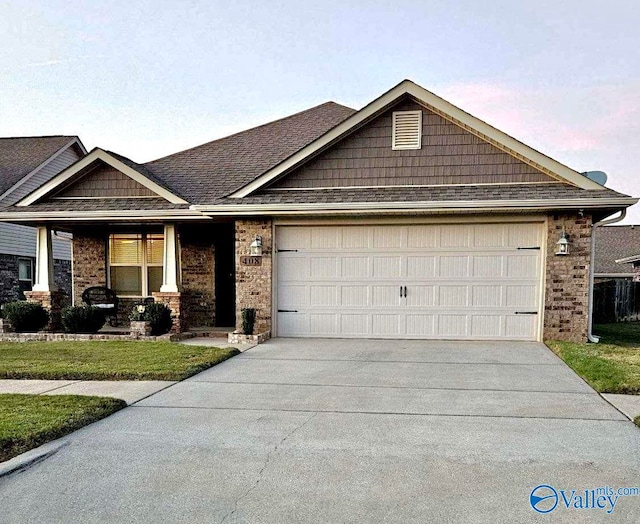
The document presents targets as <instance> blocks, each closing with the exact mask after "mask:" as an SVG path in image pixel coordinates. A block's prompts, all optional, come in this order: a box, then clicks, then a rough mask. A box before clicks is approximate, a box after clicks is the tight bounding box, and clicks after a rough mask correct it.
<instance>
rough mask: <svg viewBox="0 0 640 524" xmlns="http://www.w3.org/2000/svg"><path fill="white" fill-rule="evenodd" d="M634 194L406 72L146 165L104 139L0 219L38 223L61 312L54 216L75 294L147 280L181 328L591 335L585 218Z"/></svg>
mask: <svg viewBox="0 0 640 524" xmlns="http://www.w3.org/2000/svg"><path fill="white" fill-rule="evenodd" d="M635 202H637V199H635V198H632V197H629V196H626V195H623V194H620V193H617V192H615V191H613V190H611V189H607V188H605V187H603V186H601V185H599V184H597V183H596V182H594V181H592V180H590V179H589V178H587V177H586V176H583V175H582V174H580V173H578V172H576V171H574V170H572V169H570V168H568V167H566V166H564V165H563V164H561V163H559V162H557V161H555V160H553V159H551V158H549V157H547V156H545V155H543V154H541V153H539V152H537V151H535V150H534V149H532V148H530V147H528V146H526V145H525V144H523V143H521V142H519V141H517V140H515V139H514V138H512V137H510V136H508V135H506V134H505V133H503V132H501V131H499V130H497V129H495V128H493V127H491V126H489V125H488V124H486V123H485V122H483V121H481V120H479V119H477V118H475V117H473V116H471V115H469V114H468V113H465V112H464V111H462V110H460V109H458V108H457V107H455V106H453V105H451V104H450V103H448V102H447V101H445V100H443V99H441V98H439V97H437V96H436V95H434V94H432V93H430V92H429V91H427V90H425V89H423V88H422V87H420V86H418V85H416V84H414V83H412V82H410V81H408V80H405V81H403V82H401V83H400V84H398V85H397V86H396V87H394V88H392V89H391V90H389V91H388V92H386V93H385V94H383V95H382V96H380V97H379V98H377V99H375V100H374V101H373V102H371V103H370V104H368V105H367V106H365V107H364V108H362V109H361V110H359V111H355V110H353V109H350V108H348V107H344V106H341V105H339V104H336V103H333V102H328V103H325V104H322V105H319V106H317V107H313V108H311V109H308V110H306V111H303V112H301V113H297V114H295V115H292V116H289V117H287V118H283V119H282V120H277V121H275V122H271V123H269V124H266V125H263V126H259V127H256V128H253V129H250V130H248V131H244V132H241V133H238V134H235V135H232V136H229V137H227V138H223V139H220V140H215V141H213V142H210V143H207V144H204V145H201V146H198V147H195V148H193V149H189V150H186V151H182V152H179V153H176V154H173V155H169V156H167V157H164V158H160V159H158V160H155V161H153V162H148V163H145V164H138V163H136V162H133V161H132V160H129V159H128V158H125V157H123V156H121V155H118V154H116V153H111V152H108V151H104V150H102V149H94V150H93V151H91V152H90V153H89V154H88V155H87V156H86V157H84V158H83V159H81V160H80V161H78V162H76V163H75V164H74V165H73V166H71V167H70V168H68V169H66V170H65V171H63V172H62V173H60V174H59V175H58V176H56V177H54V178H53V179H51V180H50V181H48V182H45V183H43V184H42V185H40V187H38V188H37V189H35V190H34V191H32V192H31V193H30V194H29V195H28V196H26V197H24V198H22V199H21V200H20V201H19V202H16V203H15V204H12V205H10V206H8V207H6V208H4V209H0V220H5V221H8V222H12V223H18V224H28V225H31V226H36V227H37V228H38V239H39V242H40V245H41V247H42V249H41V250H40V255H41V260H42V263H41V264H40V271H38V272H37V275H36V284H35V286H34V292H32V293H30V297H31V299H32V300H42V301H44V302H45V303H47V304H49V303H53V309H54V310H55V303H56V300H57V298H56V292H55V291H51V289H50V281H51V271H50V267H49V266H47V264H46V258H47V255H46V253H47V251H48V250H49V251H50V249H51V242H50V238H51V237H50V234H49V232H50V230H51V229H56V228H61V229H64V230H68V231H71V232H72V233H73V279H74V298H75V301H76V302H79V299H80V295H81V293H82V291H83V290H84V289H85V288H86V287H89V286H94V285H107V286H109V287H111V288H113V289H115V290H116V291H117V292H118V294H119V295H120V296H121V297H122V298H123V300H122V303H123V304H124V306H123V307H124V309H123V314H124V313H125V312H126V309H127V308H128V307H130V305H131V304H133V303H135V302H136V301H139V300H140V299H141V298H142V297H145V296H148V295H152V296H153V297H154V298H155V300H156V301H160V302H165V303H168V304H169V306H170V307H171V309H172V310H173V312H174V316H175V318H174V329H175V330H184V329H187V328H188V327H190V326H191V327H193V326H207V325H208V326H213V325H217V326H233V325H235V326H240V318H241V310H242V309H243V308H255V309H256V310H257V319H256V331H258V332H271V334H272V335H274V336H296V337H310V336H313V337H359V338H366V337H371V338H377V337H387V338H425V339H427V338H435V339H505V340H541V339H542V338H543V337H544V338H555V339H571V340H584V339H585V338H586V336H587V332H588V302H589V296H588V295H589V293H588V289H589V267H590V252H591V251H590V244H591V225H592V223H593V222H594V221H600V220H602V219H604V218H606V217H608V216H610V215H612V214H613V213H616V212H618V211H620V210H622V209H624V208H626V207H628V206H630V205H632V204H634V203H635ZM561 239H564V240H566V241H567V242H568V244H566V245H568V250H566V249H565V251H564V254H556V252H557V251H559V250H560V249H561V248H562V247H563V246H562V245H561V244H563V242H564V240H563V241H562V242H560V244H559V245H557V243H558V242H559V241H560V240H561Z"/></svg>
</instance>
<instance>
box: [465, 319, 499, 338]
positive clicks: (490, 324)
mask: <svg viewBox="0 0 640 524" xmlns="http://www.w3.org/2000/svg"><path fill="white" fill-rule="evenodd" d="M503 318H504V317H503V316H501V315H471V336H472V337H477V338H500V337H501V336H502V324H503Z"/></svg>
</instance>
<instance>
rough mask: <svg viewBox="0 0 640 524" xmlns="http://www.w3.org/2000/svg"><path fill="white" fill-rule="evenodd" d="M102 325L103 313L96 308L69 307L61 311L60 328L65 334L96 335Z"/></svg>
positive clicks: (103, 320) (103, 321)
mask: <svg viewBox="0 0 640 524" xmlns="http://www.w3.org/2000/svg"><path fill="white" fill-rule="evenodd" d="M104 323H105V316H104V313H103V312H102V311H101V310H100V309H99V308H97V307H93V306H71V307H66V308H64V309H63V310H62V327H63V328H64V330H65V331H66V332H67V333H97V332H98V331H99V330H100V328H101V327H102V326H104Z"/></svg>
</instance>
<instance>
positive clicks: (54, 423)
mask: <svg viewBox="0 0 640 524" xmlns="http://www.w3.org/2000/svg"><path fill="white" fill-rule="evenodd" d="M125 406H126V403H125V401H124V400H120V399H115V398H103V397H84V396H78V395H52V396H46V395H42V396H40V395H17V394H5V395H0V462H3V461H5V460H9V459H10V458H11V457H15V456H16V455H19V454H20V453H24V452H25V451H28V450H30V449H32V448H35V447H37V446H40V445H42V444H44V443H45V442H48V441H50V440H54V439H57V438H60V437H62V436H64V435H66V434H68V433H71V432H72V431H75V430H76V429H78V428H81V427H82V426H86V425H87V424H91V423H92V422H95V421H96V420H100V419H101V418H104V417H106V416H108V415H111V414H112V413H114V412H116V411H118V410H119V409H122V408H123V407H125Z"/></svg>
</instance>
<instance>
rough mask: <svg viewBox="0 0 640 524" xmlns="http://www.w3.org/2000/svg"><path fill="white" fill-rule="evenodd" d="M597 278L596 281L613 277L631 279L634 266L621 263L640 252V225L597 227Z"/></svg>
mask: <svg viewBox="0 0 640 524" xmlns="http://www.w3.org/2000/svg"><path fill="white" fill-rule="evenodd" d="M595 239H596V251H595V279H596V282H601V281H604V280H612V279H624V280H631V279H632V278H633V268H632V266H631V265H629V264H625V263H620V262H619V261H620V260H621V259H626V258H628V257H632V256H634V255H637V254H638V253H640V226H638V225H624V226H618V225H615V226H605V227H599V228H596V232H595Z"/></svg>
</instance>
